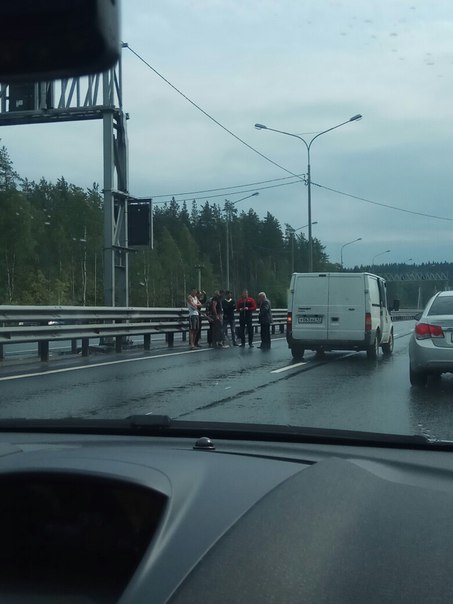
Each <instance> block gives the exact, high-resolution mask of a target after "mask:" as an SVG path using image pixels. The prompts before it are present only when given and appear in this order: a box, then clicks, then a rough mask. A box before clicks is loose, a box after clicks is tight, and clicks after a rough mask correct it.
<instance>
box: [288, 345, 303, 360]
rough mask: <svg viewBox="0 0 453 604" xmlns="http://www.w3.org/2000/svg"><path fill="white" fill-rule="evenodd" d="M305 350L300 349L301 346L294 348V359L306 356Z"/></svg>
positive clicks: (292, 352)
mask: <svg viewBox="0 0 453 604" xmlns="http://www.w3.org/2000/svg"><path fill="white" fill-rule="evenodd" d="M304 352H305V349H304V348H300V347H299V346H293V347H292V348H291V354H292V355H293V359H302V358H303V356H304Z"/></svg>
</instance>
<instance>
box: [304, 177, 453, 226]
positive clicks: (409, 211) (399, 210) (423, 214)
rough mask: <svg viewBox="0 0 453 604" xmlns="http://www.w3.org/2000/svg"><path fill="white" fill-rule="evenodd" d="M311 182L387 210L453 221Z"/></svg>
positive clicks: (452, 219) (452, 220) (327, 189)
mask: <svg viewBox="0 0 453 604" xmlns="http://www.w3.org/2000/svg"><path fill="white" fill-rule="evenodd" d="M311 184H312V185H315V186H316V187H319V188H320V189H326V191H331V192H332V193H337V194H338V195H343V196H344V197H351V198H352V199H357V200H358V201H363V202H365V203H370V204H372V205H374V206H380V207H382V208H387V209H389V210H395V211H397V212H404V213H406V214H414V215H415V216H423V217H424V218H435V219H436V220H447V221H449V222H453V218H447V217H446V216H436V215H435V214H425V213H424V212H417V211H415V210H407V209H406V208H399V207H398V206H392V205H390V204H388V203H381V202H379V201H372V200H371V199H365V197H359V196H358V195H352V194H351V193H344V192H343V191H338V189H332V188H331V187H326V186H324V185H320V184H319V183H317V182H312V183H311Z"/></svg>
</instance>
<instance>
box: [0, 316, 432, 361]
mask: <svg viewBox="0 0 453 604" xmlns="http://www.w3.org/2000/svg"><path fill="white" fill-rule="evenodd" d="M418 312H420V311H419V310H417V309H409V310H399V311H392V313H391V315H392V319H393V320H394V321H398V320H400V321H401V320H410V319H414V317H415V315H416V314H417V313H418ZM272 316H273V325H272V333H273V334H274V333H275V332H276V330H277V329H278V330H279V332H280V333H284V331H285V326H286V317H287V310H286V309H273V310H272ZM253 326H254V329H255V331H257V330H258V313H256V314H255V317H254V320H253ZM208 328H209V323H208V321H207V320H206V319H203V320H202V329H204V330H207V329H208ZM187 331H188V312H187V309H186V308H118V307H109V306H96V307H81V306H7V305H0V359H3V358H4V345H8V344H19V343H25V342H36V343H37V345H38V354H39V356H40V358H41V360H42V361H47V360H48V358H49V343H50V342H54V341H64V340H66V341H71V352H73V353H74V354H76V353H78V352H79V350H80V352H81V353H82V356H88V354H89V352H90V340H93V339H100V342H101V343H102V344H103V345H104V346H105V347H110V348H114V349H115V350H116V351H117V352H121V350H122V349H123V348H124V346H125V342H126V341H127V337H128V336H129V337H130V336H143V347H144V349H145V350H150V348H151V336H152V335H153V334H154V335H156V334H164V335H165V339H166V342H167V345H168V346H170V347H171V346H173V345H174V336H175V334H177V333H180V334H181V335H182V340H183V341H185V340H186V338H187ZM79 341H80V342H81V347H80V348H79V345H78V344H79Z"/></svg>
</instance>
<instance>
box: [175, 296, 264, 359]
mask: <svg viewBox="0 0 453 604" xmlns="http://www.w3.org/2000/svg"><path fill="white" fill-rule="evenodd" d="M203 307H204V308H205V310H204V311H203V310H202V309H203ZM187 308H188V310H189V346H190V349H191V350H195V349H196V348H201V346H200V343H199V341H200V337H201V320H202V318H203V317H206V318H207V320H208V322H209V331H208V344H209V346H211V347H213V348H225V347H227V346H228V345H227V344H226V342H227V341H228V339H229V335H228V328H229V330H230V332H231V342H232V344H233V346H242V347H244V346H245V340H246V336H247V340H248V345H249V347H250V348H253V335H254V334H253V313H254V312H256V310H258V321H259V323H260V333H261V345H260V346H259V348H261V349H263V350H266V349H267V350H268V349H269V348H270V347H271V335H270V328H271V323H272V311H271V304H270V302H269V300H268V298H267V296H266V294H265V292H260V293H259V294H258V301H255V300H254V299H253V298H252V297H251V296H249V293H248V291H247V290H246V289H245V290H244V291H243V292H242V296H241V297H240V298H239V299H238V300H234V298H233V296H232V293H231V292H230V291H226V292H223V291H220V290H216V291H215V292H214V295H213V296H212V297H211V298H210V299H209V300H208V299H207V296H206V292H204V291H203V292H199V291H197V290H196V289H195V288H194V289H192V290H191V292H190V294H189V295H188V296H187ZM236 311H237V312H238V313H239V340H240V342H241V343H240V344H238V342H237V337H236V316H235V312H236Z"/></svg>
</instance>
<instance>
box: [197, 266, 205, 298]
mask: <svg viewBox="0 0 453 604" xmlns="http://www.w3.org/2000/svg"><path fill="white" fill-rule="evenodd" d="M195 268H196V269H197V271H198V291H199V292H201V271H202V270H203V268H204V266H203V264H196V265H195Z"/></svg>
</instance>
